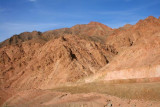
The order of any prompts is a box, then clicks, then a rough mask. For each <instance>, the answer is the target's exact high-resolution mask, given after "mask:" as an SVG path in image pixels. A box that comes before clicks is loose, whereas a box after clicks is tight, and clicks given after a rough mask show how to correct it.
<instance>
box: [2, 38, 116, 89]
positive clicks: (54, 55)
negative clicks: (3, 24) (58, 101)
mask: <svg viewBox="0 0 160 107" xmlns="http://www.w3.org/2000/svg"><path fill="white" fill-rule="evenodd" d="M0 55H1V57H0V58H1V59H0V60H1V63H0V67H1V68H2V69H1V70H2V71H1V77H3V79H2V81H1V86H3V87H14V88H15V87H16V88H33V87H35V88H51V87H54V86H55V85H57V84H61V83H66V82H75V81H76V80H78V79H81V78H83V77H85V76H89V75H91V74H94V73H96V71H97V70H98V69H100V68H101V67H103V66H105V65H106V64H107V63H109V61H110V60H111V59H112V57H113V56H114V55H115V54H114V53H112V52H110V51H109V50H107V47H106V46H105V45H101V44H100V43H95V42H91V41H86V40H84V39H81V38H79V37H77V36H73V35H66V36H64V37H60V38H58V39H53V40H50V41H49V42H47V43H46V44H40V43H28V42H25V43H23V44H22V45H10V46H5V47H3V48H1V51H0Z"/></svg>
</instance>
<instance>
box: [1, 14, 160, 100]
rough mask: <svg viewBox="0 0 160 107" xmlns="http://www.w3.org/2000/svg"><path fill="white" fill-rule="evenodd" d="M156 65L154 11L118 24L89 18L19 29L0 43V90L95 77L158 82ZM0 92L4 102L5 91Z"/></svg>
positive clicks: (159, 47)
mask: <svg viewBox="0 0 160 107" xmlns="http://www.w3.org/2000/svg"><path fill="white" fill-rule="evenodd" d="M159 65H160V18H158V19H157V18H155V17H153V16H149V17H147V18H146V19H144V20H140V21H138V22H137V23H136V24H135V25H130V24H126V25H125V26H123V27H120V28H118V29H112V28H110V27H108V26H106V25H104V24H101V23H98V22H90V23H88V24H81V25H75V26H73V27H71V28H62V29H56V30H51V31H46V32H37V31H33V32H24V33H21V34H19V35H14V36H12V37H11V38H9V39H7V40H5V41H3V42H2V43H0V88H1V90H2V91H1V90H0V92H3V93H7V92H11V91H7V92H6V91H5V90H16V91H17V90H27V89H52V88H55V87H59V86H66V85H77V84H81V83H87V82H97V81H114V82H115V81H117V82H119V81H121V80H125V81H131V80H134V81H135V82H139V81H141V82H142V81H143V82H144V81H145V82H146V81H147V82H152V81H159V80H160V78H159V77H160V66H159ZM12 93H14V92H12ZM0 95H1V94H0ZM5 95H6V96H7V97H4V99H3V101H5V100H6V99H8V96H10V94H8V93H7V94H5ZM5 95H2V96H5Z"/></svg>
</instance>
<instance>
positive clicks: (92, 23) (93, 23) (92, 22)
mask: <svg viewBox="0 0 160 107" xmlns="http://www.w3.org/2000/svg"><path fill="white" fill-rule="evenodd" d="M88 24H89V25H103V24H102V23H99V22H94V21H91V22H89V23H88Z"/></svg>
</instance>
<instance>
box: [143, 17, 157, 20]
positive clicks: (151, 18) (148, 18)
mask: <svg viewBox="0 0 160 107" xmlns="http://www.w3.org/2000/svg"><path fill="white" fill-rule="evenodd" d="M145 20H157V18H156V17H154V16H148V17H147V18H146V19H145Z"/></svg>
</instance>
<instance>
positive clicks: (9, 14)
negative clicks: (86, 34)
mask: <svg viewBox="0 0 160 107" xmlns="http://www.w3.org/2000/svg"><path fill="white" fill-rule="evenodd" d="M148 16H155V17H157V18H158V17H159V16H160V0H0V41H3V40H5V39H7V38H9V37H11V36H12V35H14V34H19V33H21V32H24V31H33V30H38V31H42V32H43V31H47V30H53V29H58V28H63V27H71V26H73V25H75V24H86V23H89V22H90V21H97V22H101V23H103V24H105V25H107V26H109V27H112V28H118V27H120V26H123V25H125V24H127V23H130V24H135V23H136V22H137V21H138V20H139V19H144V18H146V17H148Z"/></svg>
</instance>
